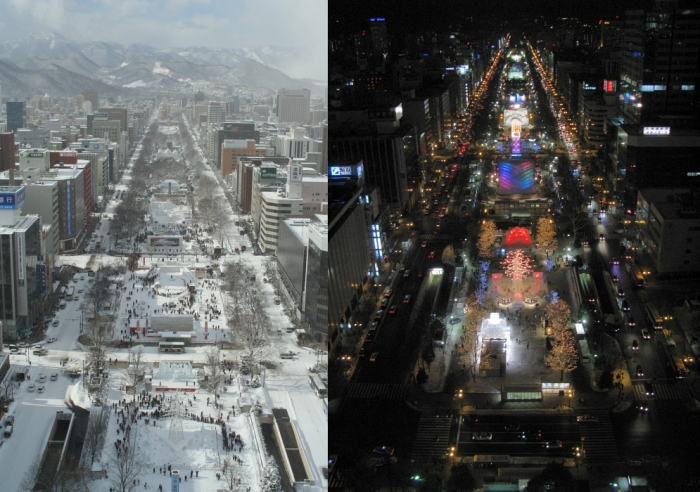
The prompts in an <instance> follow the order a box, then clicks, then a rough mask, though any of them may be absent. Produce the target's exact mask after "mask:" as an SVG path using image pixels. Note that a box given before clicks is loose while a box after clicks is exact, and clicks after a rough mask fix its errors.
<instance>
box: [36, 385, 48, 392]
mask: <svg viewBox="0 0 700 492" xmlns="http://www.w3.org/2000/svg"><path fill="white" fill-rule="evenodd" d="M45 389H46V388H45V387H44V386H39V388H37V391H38V392H39V393H43V392H44V390H45Z"/></svg>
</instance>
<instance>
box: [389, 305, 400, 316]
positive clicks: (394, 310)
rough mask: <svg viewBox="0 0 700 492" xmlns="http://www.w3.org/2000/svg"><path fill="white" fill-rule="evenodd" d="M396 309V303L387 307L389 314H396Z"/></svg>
mask: <svg viewBox="0 0 700 492" xmlns="http://www.w3.org/2000/svg"><path fill="white" fill-rule="evenodd" d="M397 309H398V307H397V306H396V304H394V305H392V306H391V307H390V308H389V314H396V311H397Z"/></svg>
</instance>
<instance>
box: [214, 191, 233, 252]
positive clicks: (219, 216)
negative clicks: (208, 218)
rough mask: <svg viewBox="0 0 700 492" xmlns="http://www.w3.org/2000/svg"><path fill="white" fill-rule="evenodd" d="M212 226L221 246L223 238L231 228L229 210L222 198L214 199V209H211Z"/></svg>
mask: <svg viewBox="0 0 700 492" xmlns="http://www.w3.org/2000/svg"><path fill="white" fill-rule="evenodd" d="M212 226H213V227H214V234H215V237H216V239H217V240H218V241H219V244H220V245H221V247H222V248H223V246H224V239H225V238H226V236H227V235H228V233H229V231H230V229H231V212H230V210H228V209H227V207H226V205H225V202H224V201H223V200H215V201H214V209H213V211H212Z"/></svg>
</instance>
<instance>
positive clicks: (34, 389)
mask: <svg viewBox="0 0 700 492" xmlns="http://www.w3.org/2000/svg"><path fill="white" fill-rule="evenodd" d="M27 391H29V392H30V393H32V392H34V391H36V385H35V384H30V385H29V386H27Z"/></svg>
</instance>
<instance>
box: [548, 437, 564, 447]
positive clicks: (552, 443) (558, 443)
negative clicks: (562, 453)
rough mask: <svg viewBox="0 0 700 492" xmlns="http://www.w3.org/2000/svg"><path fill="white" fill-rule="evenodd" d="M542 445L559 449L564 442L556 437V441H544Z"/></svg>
mask: <svg viewBox="0 0 700 492" xmlns="http://www.w3.org/2000/svg"><path fill="white" fill-rule="evenodd" d="M544 447H545V448H547V449H561V448H563V447H564V443H563V442H561V441H560V440H558V439H557V440H556V441H547V442H546V443H544Z"/></svg>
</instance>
